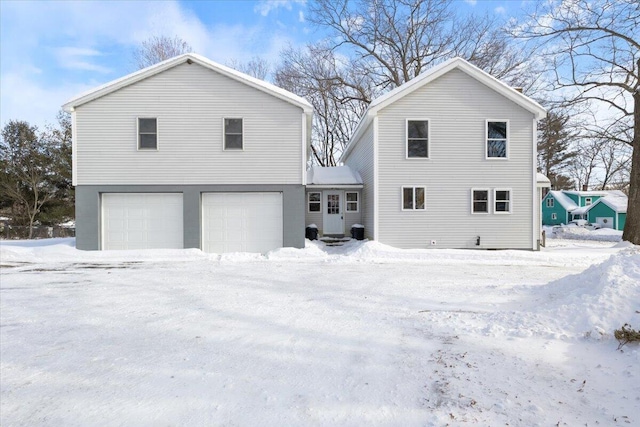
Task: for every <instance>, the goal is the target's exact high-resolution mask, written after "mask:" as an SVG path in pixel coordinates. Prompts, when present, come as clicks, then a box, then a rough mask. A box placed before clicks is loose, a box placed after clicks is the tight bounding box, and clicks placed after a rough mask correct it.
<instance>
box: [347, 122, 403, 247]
mask: <svg viewBox="0 0 640 427" xmlns="http://www.w3.org/2000/svg"><path fill="white" fill-rule="evenodd" d="M403 132H404V131H403ZM353 142H356V141H353ZM403 146H404V144H403ZM403 158H404V155H403ZM344 163H345V164H347V165H349V166H350V167H351V169H353V170H354V171H356V172H358V173H359V174H360V177H361V178H362V182H363V184H364V188H363V189H362V191H361V192H360V216H361V222H360V224H362V225H364V228H365V230H364V233H365V236H367V238H373V224H374V200H375V196H374V194H375V179H374V164H373V123H372V124H370V125H369V126H368V127H367V129H365V130H364V132H363V133H362V136H361V137H360V140H359V141H358V143H357V144H356V145H355V146H354V148H353V150H352V151H351V152H350V153H349V155H348V156H347V157H346V158H345V159H344ZM397 188H398V187H396V191H397ZM346 225H347V226H349V222H348V221H347V223H346Z"/></svg>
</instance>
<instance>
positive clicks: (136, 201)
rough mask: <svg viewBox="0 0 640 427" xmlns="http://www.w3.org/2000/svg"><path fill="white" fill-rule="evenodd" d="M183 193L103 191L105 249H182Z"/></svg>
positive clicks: (103, 239) (103, 238) (103, 240)
mask: <svg viewBox="0 0 640 427" xmlns="http://www.w3.org/2000/svg"><path fill="white" fill-rule="evenodd" d="M182 227H183V225H182V194H180V193H105V194H102V249H182V248H183V247H184V245H183V233H182Z"/></svg>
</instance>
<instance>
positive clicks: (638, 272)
mask: <svg viewBox="0 0 640 427" xmlns="http://www.w3.org/2000/svg"><path fill="white" fill-rule="evenodd" d="M536 293H537V294H542V295H543V296H542V297H541V300H542V301H545V300H546V302H544V303H543V304H544V305H545V306H546V308H545V309H544V310H543V311H541V313H542V314H544V315H546V316H548V317H550V318H551V319H553V321H554V324H555V325H557V326H558V328H560V329H563V330H564V333H565V334H566V335H568V336H590V337H593V338H602V337H612V336H613V331H614V330H615V329H619V328H620V327H621V326H622V325H624V324H625V323H630V324H631V325H632V327H634V328H638V327H640V249H639V248H637V247H634V248H628V249H624V250H622V251H620V252H619V253H617V254H615V255H612V256H611V257H610V258H609V259H608V260H606V261H605V262H603V263H601V264H598V265H594V266H592V267H590V268H588V269H587V270H585V271H584V272H583V273H580V274H577V275H572V276H567V277H564V278H562V279H560V280H557V281H555V282H552V283H550V284H548V285H545V286H543V287H540V288H537V289H535V290H534V295H535V294H536Z"/></svg>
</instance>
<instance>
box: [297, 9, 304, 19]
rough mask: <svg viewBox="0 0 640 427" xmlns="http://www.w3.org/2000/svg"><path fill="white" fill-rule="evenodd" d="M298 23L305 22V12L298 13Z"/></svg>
mask: <svg viewBox="0 0 640 427" xmlns="http://www.w3.org/2000/svg"><path fill="white" fill-rule="evenodd" d="M298 22H304V12H303V11H302V10H299V11H298Z"/></svg>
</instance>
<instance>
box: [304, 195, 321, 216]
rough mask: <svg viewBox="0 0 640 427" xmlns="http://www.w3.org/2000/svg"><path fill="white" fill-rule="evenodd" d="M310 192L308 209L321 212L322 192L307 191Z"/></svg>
mask: <svg viewBox="0 0 640 427" xmlns="http://www.w3.org/2000/svg"><path fill="white" fill-rule="evenodd" d="M307 194H308V198H309V199H308V211H309V212H320V210H321V209H322V199H321V193H316V192H313V193H307Z"/></svg>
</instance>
